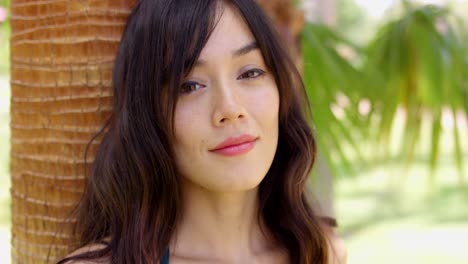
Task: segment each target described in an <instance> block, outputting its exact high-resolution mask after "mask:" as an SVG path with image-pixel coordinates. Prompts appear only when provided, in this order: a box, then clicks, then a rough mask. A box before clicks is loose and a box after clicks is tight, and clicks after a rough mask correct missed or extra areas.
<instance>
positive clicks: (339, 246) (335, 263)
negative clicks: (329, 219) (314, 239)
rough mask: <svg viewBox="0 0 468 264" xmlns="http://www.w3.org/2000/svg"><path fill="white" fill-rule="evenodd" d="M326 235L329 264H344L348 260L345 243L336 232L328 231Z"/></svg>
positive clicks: (333, 230)
mask: <svg viewBox="0 0 468 264" xmlns="http://www.w3.org/2000/svg"><path fill="white" fill-rule="evenodd" d="M327 233H328V250H329V252H330V253H329V256H330V257H329V262H328V263H329V264H346V263H347V259H348V251H347V249H346V245H345V242H344V240H343V238H341V237H340V236H339V235H338V234H337V233H336V230H335V229H334V228H333V229H330V232H327Z"/></svg>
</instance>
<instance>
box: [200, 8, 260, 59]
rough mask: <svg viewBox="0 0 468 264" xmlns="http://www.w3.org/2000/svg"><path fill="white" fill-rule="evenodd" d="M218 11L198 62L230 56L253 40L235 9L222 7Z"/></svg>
mask: <svg viewBox="0 0 468 264" xmlns="http://www.w3.org/2000/svg"><path fill="white" fill-rule="evenodd" d="M218 10H219V11H218V12H219V16H220V18H219V21H218V23H217V24H216V26H215V28H214V30H213V32H212V33H211V35H210V38H209V39H208V42H207V43H206V45H205V46H204V47H203V49H202V51H201V53H200V57H199V59H200V60H211V59H216V58H219V57H220V56H225V55H226V54H228V53H229V54H230V53H231V52H232V51H234V50H237V49H239V48H240V47H242V46H245V45H246V44H249V43H251V42H253V41H255V38H254V36H253V34H252V32H251V31H250V29H249V27H248V26H247V24H246V23H245V21H244V19H243V17H242V16H241V15H240V14H239V13H238V11H237V10H236V9H234V8H233V7H231V6H229V5H224V6H223V7H222V8H220V9H218Z"/></svg>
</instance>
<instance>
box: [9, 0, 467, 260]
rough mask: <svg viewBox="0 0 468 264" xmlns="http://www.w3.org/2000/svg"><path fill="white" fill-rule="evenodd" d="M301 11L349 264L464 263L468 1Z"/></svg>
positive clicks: (307, 75)
mask: <svg viewBox="0 0 468 264" xmlns="http://www.w3.org/2000/svg"><path fill="white" fill-rule="evenodd" d="M324 2H327V3H328V4H330V3H331V2H333V3H334V5H331V6H327V7H324V6H323V3H324ZM8 6H9V1H0V144H1V145H0V146H1V147H0V179H1V180H0V259H1V260H2V261H1V262H2V263H8V262H7V260H9V255H10V253H9V243H10V232H9V231H10V226H11V220H10V214H11V213H10V197H9V195H10V190H9V188H10V178H9V150H10V144H9V142H10V131H9V105H10V89H9V71H10V66H9V64H10V61H9V36H10V28H9V22H8V11H7V10H8ZM301 6H302V8H303V9H304V10H305V12H306V17H307V19H308V23H307V24H306V26H305V29H304V32H303V34H302V53H303V61H304V79H305V82H306V85H307V88H308V93H309V96H310V100H311V106H312V110H313V112H314V117H313V118H314V122H315V129H316V134H317V138H318V140H319V146H320V149H321V155H323V157H324V159H323V160H324V163H325V168H326V170H327V171H328V173H329V174H330V175H332V179H333V186H332V189H333V197H334V207H335V208H334V211H335V212H336V214H337V219H338V222H339V225H340V226H339V232H340V234H341V235H342V236H343V238H344V239H345V241H346V244H347V247H348V255H349V259H348V263H350V264H357V263H359V264H365V263H428V264H431V263H444V262H446V263H460V264H461V263H467V261H468V186H467V182H468V176H467V175H466V174H467V168H466V164H468V137H467V135H468V124H467V112H468V110H467V109H468V108H467V104H468V99H467V98H468V88H467V86H468V84H467V82H468V81H467V76H468V73H467V70H468V69H467V65H468V55H467V48H466V46H467V45H466V43H467V42H466V40H467V38H466V35H467V31H466V28H465V25H466V22H467V19H466V17H467V16H466V14H468V0H464V1H391V0H387V1H383V0H382V1H364V0H336V1H303V3H301ZM327 12H328V13H327ZM321 172H322V171H318V173H321Z"/></svg>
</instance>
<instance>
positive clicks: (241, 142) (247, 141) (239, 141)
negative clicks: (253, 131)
mask: <svg viewBox="0 0 468 264" xmlns="http://www.w3.org/2000/svg"><path fill="white" fill-rule="evenodd" d="M256 140H257V138H256V137H254V136H251V135H246V134H245V135H241V136H239V137H230V138H227V139H226V140H224V141H223V142H221V143H220V144H218V145H217V146H216V147H214V148H213V149H211V150H210V151H211V152H214V153H217V154H221V155H224V156H235V155H241V154H244V153H247V152H249V151H250V150H251V149H252V148H253V147H254V146H255V141H256Z"/></svg>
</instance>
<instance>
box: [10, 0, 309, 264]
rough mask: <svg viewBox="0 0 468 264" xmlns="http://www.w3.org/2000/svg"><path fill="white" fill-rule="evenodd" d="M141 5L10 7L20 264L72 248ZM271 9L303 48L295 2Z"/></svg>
mask: <svg viewBox="0 0 468 264" xmlns="http://www.w3.org/2000/svg"><path fill="white" fill-rule="evenodd" d="M135 2H136V0H101V1H72V0H68V1H63V0H47V1H28V0H12V2H11V28H12V35H11V95H12V98H11V109H10V113H11V123H10V125H11V153H10V157H11V159H10V160H11V164H10V168H11V180H12V189H11V196H12V241H11V243H12V247H11V256H12V262H13V263H34V264H36V263H52V262H54V260H56V258H58V257H62V256H64V255H65V254H67V253H69V251H70V250H71V247H70V245H71V243H72V242H73V241H74V240H75V238H74V237H72V236H71V235H70V232H69V231H67V230H68V229H69V228H71V226H72V224H73V220H72V221H68V222H67V221H66V219H67V217H68V216H69V214H70V212H71V210H72V209H73V208H74V206H75V205H76V204H77V202H78V200H79V197H80V195H81V193H82V189H83V187H84V182H85V176H84V171H85V168H84V165H85V164H84V157H83V155H84V149H85V146H86V144H87V142H88V141H89V139H90V138H91V137H92V136H93V135H94V134H95V133H96V132H97V131H98V130H99V129H100V128H101V126H102V124H103V122H104V121H105V120H106V118H107V117H108V115H109V113H110V110H111V104H110V102H111V90H110V88H111V75H112V66H113V61H114V56H115V53H116V51H117V47H118V43H119V40H120V36H121V33H122V30H123V27H124V25H125V22H126V18H127V16H128V14H129V12H130V10H131V7H132V6H133V5H134V3H135ZM263 2H264V3H261V4H262V5H263V6H264V7H265V8H266V10H268V11H267V12H268V13H269V14H270V15H272V16H273V18H274V19H275V21H277V22H276V24H277V25H278V26H279V27H280V31H281V32H282V34H284V35H285V38H287V39H289V40H290V41H294V39H295V35H297V34H298V32H299V30H298V27H299V25H300V20H297V18H298V16H294V13H293V10H294V9H293V7H292V3H291V2H289V1H286V2H285V1H263ZM275 2H276V3H275ZM278 4H281V5H283V8H278ZM284 5H285V6H286V8H284ZM299 19H301V17H299ZM296 20H297V21H299V22H297V21H296ZM294 21H296V22H294ZM295 23H296V24H297V25H296V24H295ZM291 26H292V27H291ZM95 147H96V144H94V145H93V146H92V149H91V153H93V150H94V149H95ZM92 159H93V157H92V155H91V156H90V157H89V160H88V161H92ZM50 249H51V250H50ZM48 256H49V258H48Z"/></svg>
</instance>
